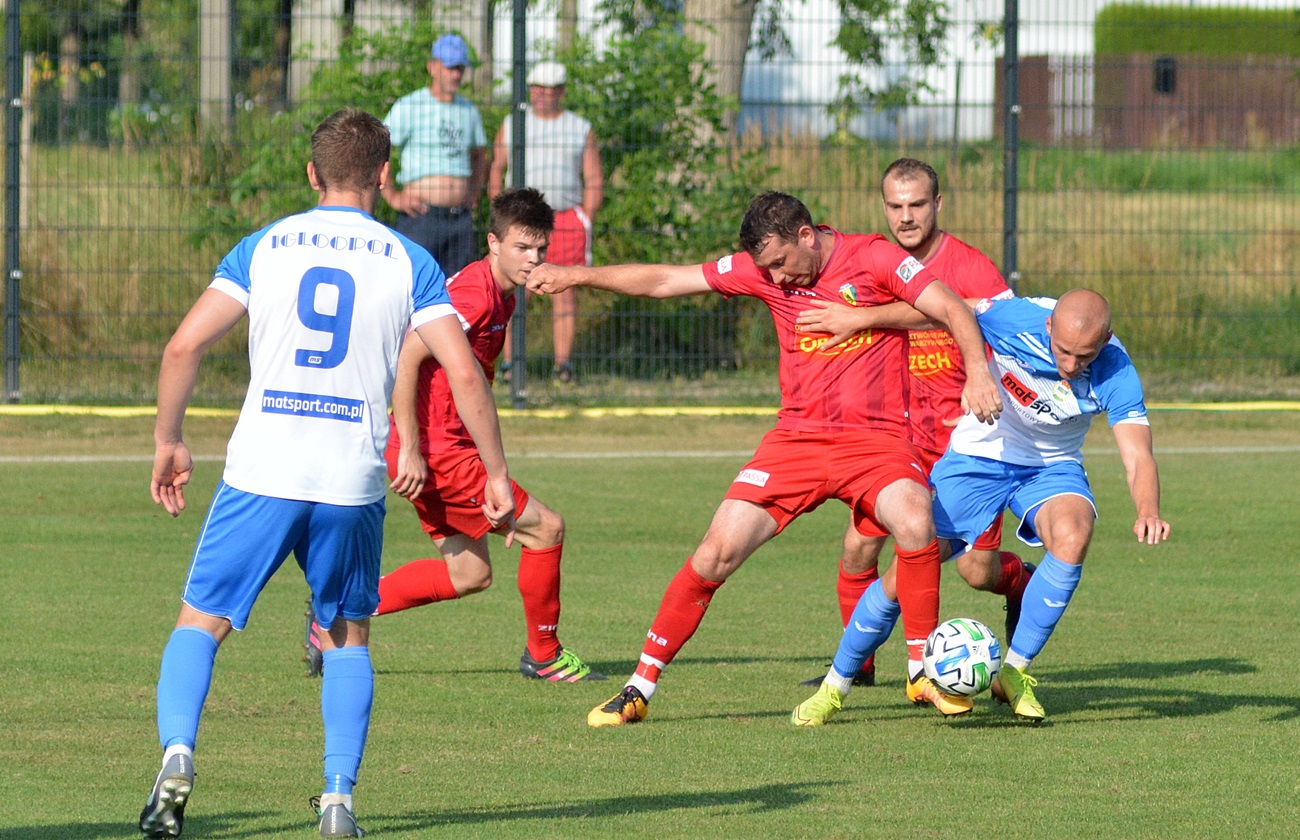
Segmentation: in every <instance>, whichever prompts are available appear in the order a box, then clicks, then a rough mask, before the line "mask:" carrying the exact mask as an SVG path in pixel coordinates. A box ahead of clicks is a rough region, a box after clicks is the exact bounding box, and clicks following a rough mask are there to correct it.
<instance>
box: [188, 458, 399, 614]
mask: <svg viewBox="0 0 1300 840" xmlns="http://www.w3.org/2000/svg"><path fill="white" fill-rule="evenodd" d="M383 545H384V501H383V500H382V499H381V500H379V501H377V502H373V503H371V504H368V505H358V506H349V505H328V504H325V503H323V502H301V501H294V500H292V499H277V498H274V497H272V496H259V495H257V494H255V493H245V492H244V491H242V490H236V489H235V488H233V487H231V486H230V485H228V484H226V483H225V482H224V481H223V482H221V483H220V484H218V485H217V491H216V493H215V494H214V495H213V497H212V506H211V507H210V508H209V509H208V518H207V519H206V520H205V521H204V522H203V531H202V532H201V533H200V534H199V543H198V545H197V546H196V547H195V548H194V559H193V561H192V562H191V563H190V573H189V577H188V578H187V579H186V581H185V591H184V592H183V593H182V594H181V599H182V600H183V601H184V602H185V603H186V604H188V605H189V606H191V607H193V608H194V609H196V610H198V611H199V612H201V613H206V614H207V615H215V616H219V617H221V618H226V619H229V620H230V623H231V625H233V626H234V628H235V629H236V630H243V629H244V625H246V624H247V623H248V614H249V613H250V612H251V611H252V609H253V602H255V601H256V600H257V596H258V594H260V593H261V591H262V588H263V587H264V586H266V582H267V581H268V580H270V579H271V575H273V574H275V572H276V570H278V569H279V568H280V565H281V564H282V563H284V560H285V558H286V557H288V556H289V552H291V551H292V552H293V554H294V557H295V559H296V560H297V561H298V567H299V568H301V569H302V570H303V573H304V574H305V576H306V578H307V584H308V585H309V586H310V587H311V603H312V608H313V609H314V610H315V611H316V622H317V623H318V624H320V626H321V627H323V628H325V629H327V630H328V629H329V628H330V627H332V626H333V624H334V619H335V617H336V616H340V615H341V616H343V617H344V618H347V619H353V620H359V619H363V618H369V617H370V616H371V615H373V614H374V612H375V609H376V608H377V607H378V606H379V561H380V554H381V553H382V551H383Z"/></svg>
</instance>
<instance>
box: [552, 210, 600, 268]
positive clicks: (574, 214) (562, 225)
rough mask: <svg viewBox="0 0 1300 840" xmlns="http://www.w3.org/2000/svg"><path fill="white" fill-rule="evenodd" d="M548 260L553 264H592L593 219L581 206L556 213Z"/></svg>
mask: <svg viewBox="0 0 1300 840" xmlns="http://www.w3.org/2000/svg"><path fill="white" fill-rule="evenodd" d="M546 261H547V262H548V263H551V264H552V265H591V219H588V218H587V214H586V213H584V212H582V208H581V207H574V208H572V209H569V210H565V211H563V212H561V213H556V214H555V230H553V231H551V244H550V247H548V248H547V249H546Z"/></svg>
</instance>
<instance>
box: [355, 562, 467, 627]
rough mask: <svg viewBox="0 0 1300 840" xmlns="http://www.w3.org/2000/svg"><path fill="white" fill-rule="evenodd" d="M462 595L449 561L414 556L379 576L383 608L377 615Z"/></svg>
mask: <svg viewBox="0 0 1300 840" xmlns="http://www.w3.org/2000/svg"><path fill="white" fill-rule="evenodd" d="M459 597H460V595H459V594H457V592H456V587H454V586H452V585H451V575H450V574H448V573H447V564H446V563H444V562H442V561H441V560H435V559H433V558H432V557H430V558H427V559H425V560H412V561H411V562H410V563H406V564H404V565H401V566H398V567H397V568H396V569H393V571H391V572H389V573H388V574H386V575H384V576H383V577H381V578H380V579H379V609H378V610H376V611H375V615H387V614H388V613H395V612H401V611H402V610H409V609H410V608H411V607H422V606H424V605H425V604H432V603H433V602H434V601H451V600H453V599H455V598H459Z"/></svg>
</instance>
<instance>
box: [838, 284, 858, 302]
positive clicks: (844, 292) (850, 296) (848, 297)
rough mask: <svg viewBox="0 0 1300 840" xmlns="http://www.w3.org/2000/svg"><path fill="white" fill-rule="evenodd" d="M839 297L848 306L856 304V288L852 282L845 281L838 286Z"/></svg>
mask: <svg viewBox="0 0 1300 840" xmlns="http://www.w3.org/2000/svg"><path fill="white" fill-rule="evenodd" d="M840 297H841V298H842V299H843V300H844V302H845V303H847V304H848V305H849V306H857V305H858V290H857V288H856V287H855V286H854V285H853V284H852V283H845V284H844V285H843V286H840Z"/></svg>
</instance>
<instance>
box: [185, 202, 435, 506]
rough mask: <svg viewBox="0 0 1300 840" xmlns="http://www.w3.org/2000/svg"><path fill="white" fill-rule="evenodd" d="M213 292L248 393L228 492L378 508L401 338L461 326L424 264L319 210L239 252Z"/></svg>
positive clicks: (363, 217)
mask: <svg viewBox="0 0 1300 840" xmlns="http://www.w3.org/2000/svg"><path fill="white" fill-rule="evenodd" d="M210 288H212V289H215V290H217V291H220V292H222V293H224V294H227V295H229V296H231V297H232V298H234V299H235V300H237V301H239V302H240V303H242V304H243V305H244V306H245V307H246V308H247V309H248V321H249V327H248V356H249V366H250V369H251V370H250V378H249V385H248V394H247V395H246V396H245V398H244V406H243V409H242V410H241V412H240V415H239V421H238V423H237V424H236V425H235V431H234V434H233V435H231V438H230V444H229V446H228V449H227V453H226V469H225V474H224V476H223V478H224V480H225V482H226V483H227V484H229V485H230V486H231V487H234V488H236V489H238V490H243V491H245V492H248V493H256V494H259V495H263V496H274V497H277V498H283V499H296V500H300V501H311V502H325V503H328V504H335V505H365V504H370V503H372V502H376V501H379V500H381V499H383V498H384V493H385V490H386V475H385V466H384V447H385V445H386V444H387V441H388V404H389V398H390V396H391V394H392V390H393V380H394V379H395V377H396V370H397V356H398V351H399V350H400V349H401V345H402V340H403V338H404V337H405V335H406V332H407V329H408V327H409V326H419V325H421V324H424V323H427V322H428V321H431V320H433V319H435V318H439V317H454V316H455V314H456V313H455V310H454V309H453V308H452V305H451V300H450V298H448V296H447V288H446V278H445V277H444V276H443V272H442V269H441V268H439V267H438V264H437V263H436V262H435V261H434V260H433V258H432V257H430V256H429V253H428V252H427V251H425V250H424V249H423V248H421V247H419V246H418V245H415V244H414V243H412V242H411V241H410V240H408V239H406V238H405V237H403V236H402V235H401V234H399V233H397V232H396V231H394V230H392V229H390V228H389V227H387V226H386V225H384V224H381V223H380V222H378V221H376V220H375V219H374V218H372V217H371V216H369V215H368V214H366V213H364V212H362V211H360V210H356V209H353V208H348V207H317V208H314V209H312V210H309V211H307V212H305V213H300V214H297V215H294V216H289V217H286V218H284V219H281V220H280V221H278V222H275V223H273V224H271V225H269V226H267V227H266V228H263V229H262V230H260V231H258V232H257V233H255V234H253V235H251V236H249V237H247V238H246V239H244V240H243V241H242V242H240V243H239V244H238V245H237V246H235V248H234V249H233V250H232V251H231V252H230V253H229V254H227V255H226V257H225V259H223V260H222V261H221V265H220V266H219V267H218V268H217V271H216V275H215V277H214V279H213V281H212V284H211V286H210Z"/></svg>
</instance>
